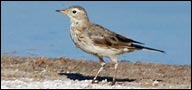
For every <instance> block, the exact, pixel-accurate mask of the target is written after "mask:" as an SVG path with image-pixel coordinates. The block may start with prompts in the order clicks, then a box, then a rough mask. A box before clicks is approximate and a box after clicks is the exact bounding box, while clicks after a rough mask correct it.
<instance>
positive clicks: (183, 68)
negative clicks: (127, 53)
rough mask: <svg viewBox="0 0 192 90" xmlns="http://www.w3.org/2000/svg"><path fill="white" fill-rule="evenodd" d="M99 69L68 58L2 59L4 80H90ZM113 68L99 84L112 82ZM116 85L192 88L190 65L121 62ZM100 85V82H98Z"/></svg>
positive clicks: (84, 61) (103, 74) (83, 61)
mask: <svg viewBox="0 0 192 90" xmlns="http://www.w3.org/2000/svg"><path fill="white" fill-rule="evenodd" d="M99 68H100V64H99V63H98V62H93V61H86V60H74V59H70V58H66V57H60V58H46V57H13V56H1V79H3V80H12V79H13V80H14V79H17V78H33V79H35V80H44V79H50V80H52V79H62V78H63V77H66V78H67V79H70V80H80V81H81V80H91V79H93V77H94V76H95V74H96V72H97V70H98V69H99ZM113 68H114V66H113V64H111V63H107V64H106V66H105V68H104V70H103V71H102V72H101V73H100V75H99V77H98V81H99V82H101V81H102V80H107V82H111V81H112V76H113V74H114V69H113ZM117 73H118V75H117V83H116V84H119V85H124V86H127V85H130V84H131V83H139V85H140V86H142V87H161V88H191V65H167V64H154V63H144V62H136V63H132V62H120V63H119V68H118V72H117ZM98 84H99V83H98Z"/></svg>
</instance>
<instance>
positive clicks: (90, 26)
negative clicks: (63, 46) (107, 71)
mask: <svg viewBox="0 0 192 90" xmlns="http://www.w3.org/2000/svg"><path fill="white" fill-rule="evenodd" d="M56 11H57V12H60V13H63V14H65V15H67V16H68V17H69V18H70V20H71V23H72V24H71V27H70V32H71V37H72V40H73V42H74V43H75V45H76V46H77V47H78V48H80V49H82V50H83V51H85V52H87V53H89V54H92V55H94V56H96V57H98V58H99V61H100V63H101V67H100V69H99V70H98V72H97V74H96V75H95V77H94V79H93V81H92V83H94V82H95V80H96V78H97V76H98V75H99V73H100V72H101V71H102V70H103V68H104V66H105V62H104V60H103V57H108V58H110V60H111V61H112V62H113V63H114V65H115V74H114V76H113V82H112V85H113V84H115V77H116V73H117V67H118V60H117V56H118V55H120V54H124V53H128V52H133V51H136V50H143V49H146V50H153V51H158V52H162V53H164V51H162V50H157V49H153V48H149V47H145V46H141V45H139V44H143V43H141V42H138V41H134V40H132V39H130V38H127V37H125V36H122V35H120V34H117V33H115V32H112V31H110V30H108V29H106V28H104V27H102V26H101V25H98V24H94V23H91V22H90V21H89V18H88V15H87V12H86V10H85V9H84V8H83V7H81V6H70V7H68V8H66V9H64V10H56Z"/></svg>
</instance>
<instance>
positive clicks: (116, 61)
mask: <svg viewBox="0 0 192 90" xmlns="http://www.w3.org/2000/svg"><path fill="white" fill-rule="evenodd" d="M109 58H110V59H111V61H112V62H113V63H114V65H115V74H114V76H113V81H112V83H111V85H114V84H115V82H116V74H117V68H118V64H119V63H118V60H117V56H111V57H109Z"/></svg>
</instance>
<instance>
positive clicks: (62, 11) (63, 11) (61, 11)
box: [56, 10, 67, 14]
mask: <svg viewBox="0 0 192 90" xmlns="http://www.w3.org/2000/svg"><path fill="white" fill-rule="evenodd" d="M56 12H60V13H63V14H67V10H56Z"/></svg>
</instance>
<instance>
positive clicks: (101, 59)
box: [92, 57, 105, 83]
mask: <svg viewBox="0 0 192 90" xmlns="http://www.w3.org/2000/svg"><path fill="white" fill-rule="evenodd" d="M99 61H100V64H101V67H100V69H99V70H98V71H97V74H96V75H95V77H94V78H93V81H92V83H95V80H96V79H97V76H98V75H99V73H100V72H101V71H102V70H103V68H104V66H105V62H104V60H103V58H102V57H99Z"/></svg>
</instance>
